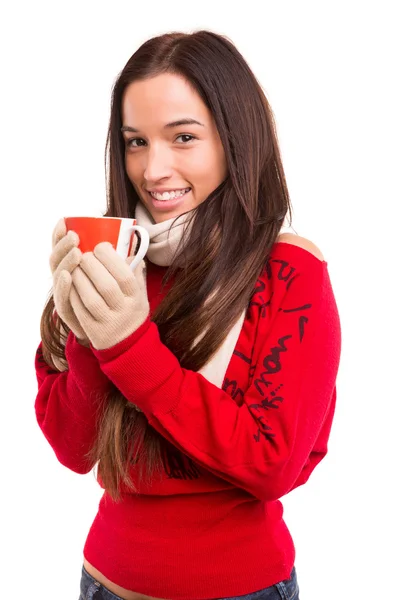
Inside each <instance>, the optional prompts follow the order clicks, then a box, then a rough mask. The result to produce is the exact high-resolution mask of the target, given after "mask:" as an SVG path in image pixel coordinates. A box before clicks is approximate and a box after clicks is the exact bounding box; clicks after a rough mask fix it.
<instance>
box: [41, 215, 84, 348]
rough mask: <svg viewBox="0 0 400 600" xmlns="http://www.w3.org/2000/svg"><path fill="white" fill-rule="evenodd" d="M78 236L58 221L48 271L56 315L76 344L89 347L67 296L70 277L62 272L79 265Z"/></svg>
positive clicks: (69, 289) (80, 256)
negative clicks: (72, 334)
mask: <svg viewBox="0 0 400 600" xmlns="http://www.w3.org/2000/svg"><path fill="white" fill-rule="evenodd" d="M78 245H79V236H78V234H77V233H75V232H74V231H68V232H67V228H66V225H65V221H64V219H63V218H62V219H60V220H59V221H58V223H57V225H56V226H55V228H54V231H53V235H52V248H53V250H52V253H51V255H50V260H49V262H50V269H51V272H52V275H53V297H54V305H55V308H56V311H57V314H58V315H59V316H60V317H61V319H62V320H63V321H64V322H65V323H66V324H67V325H68V327H69V328H70V329H71V331H72V332H73V333H74V334H75V336H76V338H77V339H78V342H79V343H81V344H83V345H84V346H89V339H88V337H87V335H86V333H85V332H84V330H83V329H82V326H81V324H80V323H79V321H78V319H77V317H76V316H75V313H74V311H73V309H72V306H71V303H70V300H69V295H70V291H71V284H72V282H71V277H68V278H66V277H63V276H62V275H61V272H62V271H68V273H70V274H71V273H72V271H73V270H74V269H75V268H76V267H77V266H78V265H79V264H80V262H81V258H82V252H81V251H80V250H79V248H78Z"/></svg>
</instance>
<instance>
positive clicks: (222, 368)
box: [135, 202, 246, 388]
mask: <svg viewBox="0 0 400 600" xmlns="http://www.w3.org/2000/svg"><path fill="white" fill-rule="evenodd" d="M191 212H192V211H190V212H187V213H185V214H183V215H181V216H180V217H178V219H176V217H173V218H172V219H169V220H168V221H164V222H162V223H155V222H154V220H153V218H152V217H151V215H150V213H149V212H148V210H147V209H146V208H145V206H144V205H143V204H142V203H141V202H138V204H137V206H136V211H135V218H136V220H137V224H138V225H140V226H141V227H144V228H145V229H146V230H147V231H148V233H149V236H150V246H149V249H148V251H147V258H148V259H149V260H150V261H151V262H152V263H154V264H156V265H159V266H161V267H166V266H169V265H170V264H171V263H172V260H173V257H174V255H175V253H176V250H177V248H178V244H179V242H180V241H181V238H182V235H183V231H184V226H185V223H186V222H187V221H188V219H189V218H190V215H191ZM175 219H176V221H175ZM174 221H175V222H174ZM189 227H190V225H189ZM245 315H246V311H243V313H242V314H241V315H240V317H239V319H238V320H237V321H236V323H235V324H234V325H233V327H232V328H231V330H230V331H229V333H228V335H227V337H226V338H225V341H224V342H223V344H222V345H221V346H220V347H219V349H218V350H217V352H216V353H215V354H214V355H213V356H212V357H211V359H210V360H209V361H208V363H206V364H205V365H204V367H202V368H201V369H200V370H199V373H201V374H202V375H203V376H204V377H205V378H206V379H208V381H210V382H211V383H213V384H214V385H216V386H217V387H219V388H221V387H222V384H223V382H224V377H225V373H226V370H227V368H228V365H229V362H230V360H231V357H232V354H233V351H234V349H235V346H236V342H237V340H238V337H239V334H240V331H241V329H242V325H243V321H244V318H245ZM203 335H204V334H203ZM201 337H202V336H200V337H199V338H197V339H196V340H195V342H194V343H195V344H196V343H197V342H198V340H199V339H200V338H201Z"/></svg>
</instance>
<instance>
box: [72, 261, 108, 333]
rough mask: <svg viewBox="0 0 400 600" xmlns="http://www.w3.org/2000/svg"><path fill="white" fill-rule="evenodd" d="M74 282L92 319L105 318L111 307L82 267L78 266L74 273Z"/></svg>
mask: <svg viewBox="0 0 400 600" xmlns="http://www.w3.org/2000/svg"><path fill="white" fill-rule="evenodd" d="M72 282H73V284H74V288H75V290H76V292H77V293H78V295H79V298H80V300H81V302H82V304H83V305H84V307H85V308H86V310H87V311H88V312H89V313H90V315H91V318H92V320H93V319H95V320H96V321H100V320H101V319H102V318H104V316H105V315H106V314H107V312H108V311H109V310H110V309H109V307H108V305H107V303H106V302H105V300H104V298H103V297H102V296H101V294H99V292H98V291H97V289H96V288H95V286H94V285H93V283H92V281H91V280H90V279H89V277H88V276H87V275H86V274H85V273H84V272H83V271H82V269H81V268H80V267H77V268H76V269H75V270H74V272H73V273H72ZM78 319H79V317H78Z"/></svg>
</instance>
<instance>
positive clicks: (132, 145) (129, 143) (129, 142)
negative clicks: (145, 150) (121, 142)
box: [125, 138, 146, 148]
mask: <svg viewBox="0 0 400 600" xmlns="http://www.w3.org/2000/svg"><path fill="white" fill-rule="evenodd" d="M133 142H138V143H137V144H134V143H133ZM139 142H140V143H139ZM141 142H143V144H142V143H141ZM145 143H146V142H145V140H144V139H142V138H130V139H129V140H126V141H125V144H126V146H128V148H129V147H131V148H138V147H139V146H143V145H144V144H145Z"/></svg>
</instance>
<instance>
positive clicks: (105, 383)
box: [35, 332, 110, 474]
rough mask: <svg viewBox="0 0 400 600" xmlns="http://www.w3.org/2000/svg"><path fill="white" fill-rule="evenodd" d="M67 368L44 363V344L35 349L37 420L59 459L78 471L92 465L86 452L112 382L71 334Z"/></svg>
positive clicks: (81, 471)
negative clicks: (64, 369)
mask: <svg viewBox="0 0 400 600" xmlns="http://www.w3.org/2000/svg"><path fill="white" fill-rule="evenodd" d="M65 353H66V359H67V363H68V370H67V371H63V372H59V371H56V370H54V369H51V368H50V367H49V365H48V364H47V363H46V362H45V360H44V357H43V352H42V343H40V344H39V347H38V349H37V351H36V356H35V370H36V377H37V381H38V388H39V389H38V393H37V396H36V400H35V413H36V419H37V422H38V424H39V427H40V429H41V430H42V432H43V434H44V436H45V438H46V439H47V441H48V442H49V444H50V446H51V447H52V448H53V450H54V452H55V454H56V456H57V459H58V460H59V462H60V463H61V464H62V465H64V466H65V467H68V468H69V469H71V470H72V471H75V472H76V473H82V474H84V473H88V472H89V471H90V470H91V469H92V468H93V467H94V465H93V464H89V462H88V461H87V459H86V457H85V455H86V453H87V452H88V450H89V449H90V448H91V446H92V444H93V442H94V439H95V435H96V426H97V422H98V410H99V408H100V407H101V405H102V399H103V398H104V397H105V394H106V393H107V391H108V390H109V389H110V381H109V379H108V378H107V377H106V375H105V374H104V373H103V372H102V370H101V369H100V367H99V364H98V361H97V359H96V358H95V356H94V355H93V352H92V351H91V350H90V348H86V347H84V346H82V345H81V344H79V342H78V341H77V340H76V338H75V336H74V334H73V333H72V332H71V333H70V334H69V335H68V339H67V344H66V348H65Z"/></svg>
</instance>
